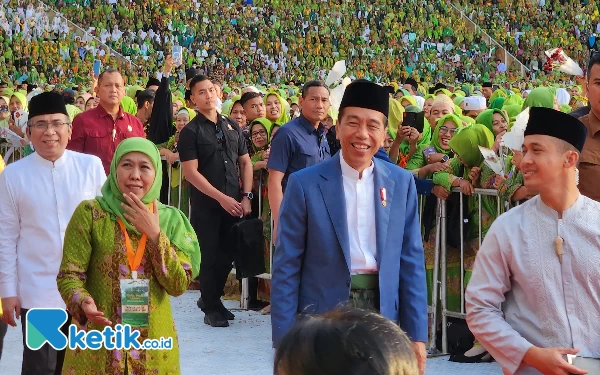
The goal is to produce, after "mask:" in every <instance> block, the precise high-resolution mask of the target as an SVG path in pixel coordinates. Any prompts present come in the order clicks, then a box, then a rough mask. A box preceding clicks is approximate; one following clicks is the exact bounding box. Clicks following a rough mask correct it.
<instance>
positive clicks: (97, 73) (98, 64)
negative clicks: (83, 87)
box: [94, 60, 102, 77]
mask: <svg viewBox="0 0 600 375" xmlns="http://www.w3.org/2000/svg"><path fill="white" fill-rule="evenodd" d="M101 68H102V61H100V60H95V61H94V77H98V76H100V69H101Z"/></svg>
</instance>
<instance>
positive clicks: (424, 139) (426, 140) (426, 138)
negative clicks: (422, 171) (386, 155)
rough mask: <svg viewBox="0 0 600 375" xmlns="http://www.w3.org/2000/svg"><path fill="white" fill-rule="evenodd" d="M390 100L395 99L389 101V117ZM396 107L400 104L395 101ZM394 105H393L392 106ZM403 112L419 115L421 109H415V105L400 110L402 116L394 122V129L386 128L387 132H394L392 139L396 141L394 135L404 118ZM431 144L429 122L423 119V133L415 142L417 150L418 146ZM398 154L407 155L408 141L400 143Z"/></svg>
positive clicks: (408, 150)
mask: <svg viewBox="0 0 600 375" xmlns="http://www.w3.org/2000/svg"><path fill="white" fill-rule="evenodd" d="M392 100H395V99H390V115H391V113H392V112H391V108H392ZM395 101H396V102H397V103H398V105H400V102H399V101H397V100H395ZM394 105H395V104H394ZM400 107H402V106H400ZM404 112H407V113H408V112H410V113H419V112H421V109H420V108H419V107H417V106H416V105H409V106H408V107H406V108H402V114H401V115H400V120H399V121H396V127H395V128H392V127H390V126H388V130H392V131H393V132H394V134H393V136H392V138H394V139H396V135H397V134H398V124H399V122H400V121H402V118H403V116H404ZM389 123H390V122H389V119H388V124H389ZM430 143H431V126H429V121H427V119H426V118H423V132H422V133H421V139H420V140H419V141H418V142H417V148H419V146H423V145H428V144H430ZM400 152H401V153H402V154H403V155H408V154H409V152H410V144H409V143H408V140H406V139H405V140H404V141H402V143H400Z"/></svg>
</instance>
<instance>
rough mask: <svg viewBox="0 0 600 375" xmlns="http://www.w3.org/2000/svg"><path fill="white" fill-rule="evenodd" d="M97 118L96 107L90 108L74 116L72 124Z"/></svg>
mask: <svg viewBox="0 0 600 375" xmlns="http://www.w3.org/2000/svg"><path fill="white" fill-rule="evenodd" d="M97 117H98V109H97V107H96V108H92V109H90V110H87V111H84V112H81V113H79V114H78V115H77V116H75V117H74V118H73V122H76V121H77V122H80V121H88V120H90V119H92V118H97Z"/></svg>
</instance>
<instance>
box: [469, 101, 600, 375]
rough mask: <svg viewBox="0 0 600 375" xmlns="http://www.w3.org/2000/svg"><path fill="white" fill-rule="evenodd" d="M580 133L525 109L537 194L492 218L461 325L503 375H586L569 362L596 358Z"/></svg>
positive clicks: (529, 169) (574, 123) (595, 300)
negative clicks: (576, 358) (580, 176)
mask: <svg viewBox="0 0 600 375" xmlns="http://www.w3.org/2000/svg"><path fill="white" fill-rule="evenodd" d="M586 135H587V130H586V128H585V126H584V125H583V123H581V122H580V121H579V120H577V119H574V118H573V117H571V116H569V115H567V114H564V113H562V112H558V111H555V110H553V109H548V108H531V109H530V117H529V121H528V124H527V129H526V131H525V138H524V145H523V152H524V154H523V160H522V161H521V164H520V168H521V170H522V172H523V175H524V180H525V186H527V187H529V188H533V189H535V190H538V191H539V192H540V194H539V195H538V196H536V197H534V198H533V199H531V200H529V201H528V202H526V203H525V204H522V205H521V206H518V207H516V208H514V209H511V210H510V211H508V212H507V213H505V214H503V215H501V216H500V217H498V219H496V221H495V222H494V223H493V224H492V226H491V228H490V230H489V232H488V234H487V235H486V237H485V239H484V241H483V244H482V245H481V249H480V250H479V252H478V254H477V258H476V260H475V265H474V268H473V275H472V277H471V280H470V281H469V285H468V287H467V291H466V311H467V323H468V325H469V328H470V330H471V332H472V333H473V334H474V335H475V337H476V338H477V340H479V342H480V343H481V344H482V345H483V347H485V348H486V349H487V350H488V351H489V352H490V354H491V355H492V356H493V357H494V359H496V361H497V362H498V363H499V364H500V365H501V366H502V368H503V371H504V374H516V375H534V374H535V375H538V374H544V375H550V374H552V375H554V374H561V375H567V374H585V373H586V372H585V371H582V370H581V369H578V368H576V367H575V366H573V365H570V364H569V363H568V362H567V360H566V359H567V358H566V355H567V354H577V355H578V356H582V357H593V358H599V357H600V324H599V317H600V277H598V274H599V272H600V225H599V224H600V203H598V202H595V201H593V200H591V199H589V198H587V197H584V196H583V195H581V194H580V193H579V190H578V189H577V182H576V180H577V172H576V166H577V163H578V161H579V157H580V154H581V151H582V149H583V144H584V143H585V139H586ZM501 305H502V306H501ZM500 306H501V307H502V308H500Z"/></svg>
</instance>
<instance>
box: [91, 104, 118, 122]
mask: <svg viewBox="0 0 600 375" xmlns="http://www.w3.org/2000/svg"><path fill="white" fill-rule="evenodd" d="M93 110H94V111H96V113H97V114H98V117H100V118H103V117H106V116H110V117H111V118H112V116H111V115H110V113H108V112H106V109H104V107H103V106H101V105H100V104H98V106H97V107H96V108H94V109H93ZM124 117H125V114H124V113H123V107H121V106H119V115H118V116H117V119H122V118H124Z"/></svg>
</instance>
